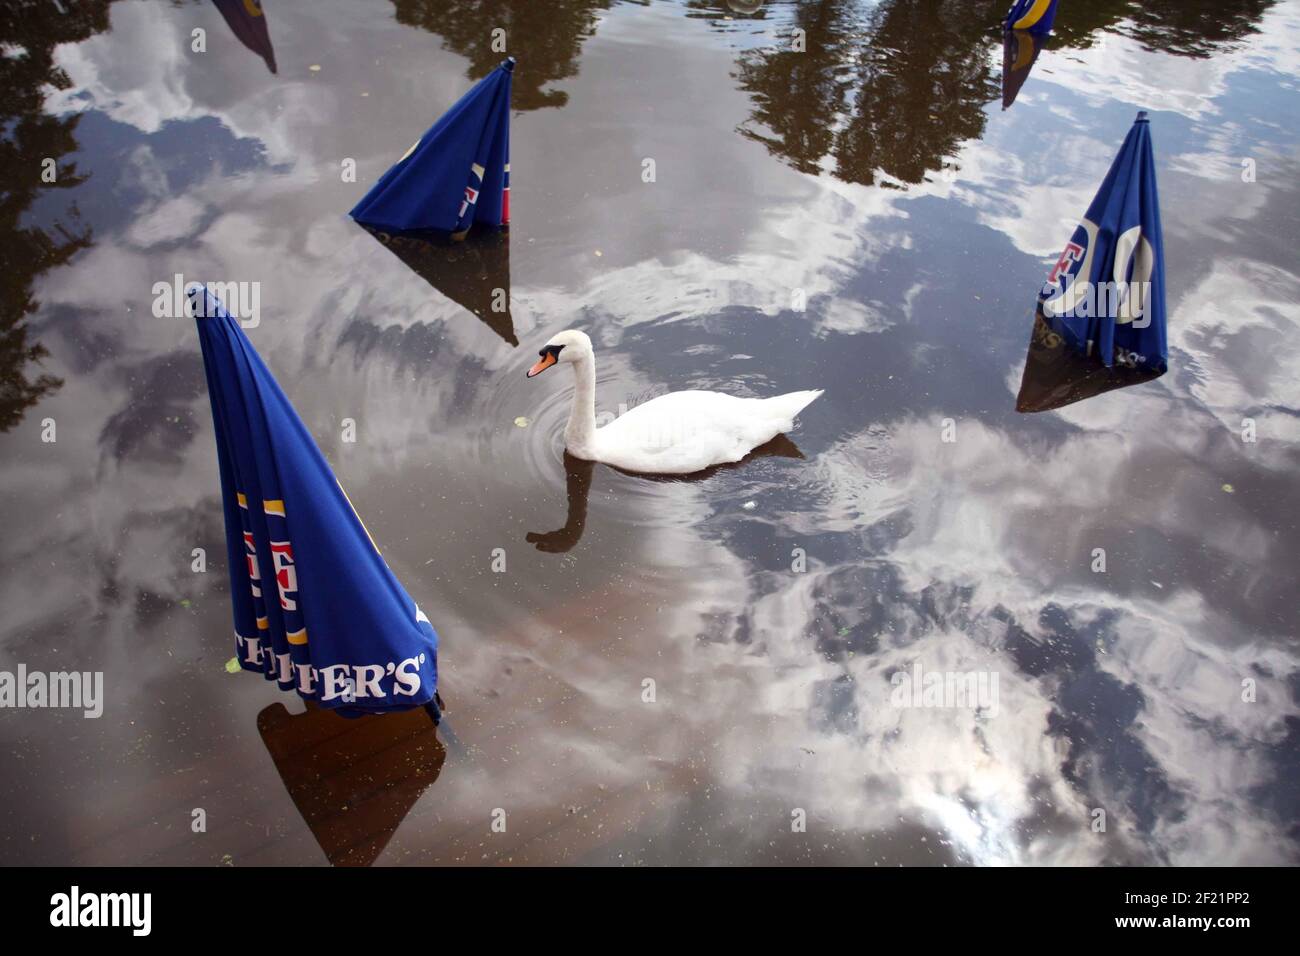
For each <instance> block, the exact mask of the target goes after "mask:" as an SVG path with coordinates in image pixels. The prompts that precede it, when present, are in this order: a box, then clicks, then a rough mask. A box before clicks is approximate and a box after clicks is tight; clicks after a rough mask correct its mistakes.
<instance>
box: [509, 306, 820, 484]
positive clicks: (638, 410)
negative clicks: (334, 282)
mask: <svg viewBox="0 0 1300 956" xmlns="http://www.w3.org/2000/svg"><path fill="white" fill-rule="evenodd" d="M556 346H559V347H560V348H559V349H558V350H556V352H555V355H556V356H558V358H555V357H553V358H552V359H551V360H549V364H547V362H548V359H547V357H546V353H547V350H548V349H555V347H556ZM542 356H543V359H542V361H541V362H538V363H537V365H536V366H534V367H533V371H532V372H531V373H530V375H536V374H538V373H540V372H541V371H543V370H544V369H546V368H549V367H550V365H553V364H560V363H565V362H567V363H569V364H571V365H573V374H574V380H575V383H576V388H575V389H574V393H573V407H572V409H571V410H570V412H569V424H568V426H567V427H566V428H565V430H564V443H565V446H566V447H567V448H568V450H569V454H571V455H573V456H574V457H577V458H582V459H585V460H587V461H599V462H604V463H605V464H607V465H613V466H614V467H615V468H622V469H624V470H625V471H635V472H641V473H644V474H653V475H688V474H691V473H692V472H697V471H703V470H704V469H706V468H709V467H711V466H713V465H722V464H727V463H729V462H736V461H740V460H741V459H742V458H744V457H745V456H746V455H747V454H749V453H750V452H751V451H753V450H754V449H755V448H757V447H758V446H759V445H762V444H764V443H765V442H768V441H771V440H772V439H773V438H775V437H776V436H777V435H780V434H781V433H783V432H788V431H789V430H790V429H791V428H793V427H794V419H795V416H796V415H798V414H799V412H801V411H802V410H803V409H804V408H805V407H806V406H807V405H808V404H809V403H810V402H812V401H813V400H814V399H816V398H817V397H818V396H820V395H821V394H822V392H821V390H820V389H817V390H813V391H806V392H789V393H787V394H785V395H777V396H776V397H775V398H736V397H735V396H733V395H724V394H722V393H721V392H705V391H686V392H670V393H669V394H667V395H661V396H659V397H658V398H654V399H651V400H650V401H648V402H646V403H645V404H643V405H637V406H636V407H635V408H632V409H630V410H628V411H627V412H624V413H623V414H622V415H620V416H619V417H618V418H616V419H614V421H612V422H610V423H609V424H608V425H605V426H604V427H602V428H597V427H596V361H595V354H594V352H593V351H592V348H591V340H590V339H589V338H587V336H586V335H585V334H583V333H582V332H578V331H575V330H569V331H567V332H561V333H560V334H559V335H557V336H555V338H553V339H551V341H550V342H548V343H547V348H545V349H543V350H542Z"/></svg>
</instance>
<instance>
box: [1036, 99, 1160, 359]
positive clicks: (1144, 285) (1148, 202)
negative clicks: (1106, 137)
mask: <svg viewBox="0 0 1300 956" xmlns="http://www.w3.org/2000/svg"><path fill="white" fill-rule="evenodd" d="M1038 308H1039V313H1040V315H1041V316H1042V317H1043V318H1044V320H1045V322H1046V323H1047V325H1048V326H1049V327H1050V328H1051V330H1052V331H1053V332H1055V333H1057V334H1058V335H1060V336H1062V337H1063V338H1064V339H1065V341H1066V344H1067V345H1069V346H1070V347H1072V348H1073V349H1074V350H1075V351H1076V352H1082V353H1084V354H1085V355H1086V356H1088V357H1090V358H1094V359H1096V360H1097V361H1100V362H1101V364H1103V365H1104V366H1106V367H1110V366H1112V365H1117V364H1118V365H1123V366H1128V367H1131V368H1142V369H1145V370H1148V371H1150V372H1153V373H1155V374H1160V373H1163V372H1164V371H1165V370H1166V369H1167V368H1168V364H1169V346H1168V340H1167V321H1166V314H1165V249H1164V236H1163V234H1162V232H1161V229H1160V198H1159V196H1158V194H1157V191H1156V167H1155V157H1154V155H1153V153H1152V148H1151V130H1150V123H1149V121H1148V120H1147V114H1146V113H1145V112H1142V113H1139V114H1138V117H1137V120H1136V121H1135V122H1134V124H1133V127H1132V128H1131V129H1130V130H1129V133H1128V136H1127V137H1126V138H1125V140H1124V145H1123V146H1121V147H1120V150H1119V155H1117V156H1116V157H1115V161H1114V162H1113V163H1112V164H1111V167H1110V171H1109V172H1108V173H1107V174H1106V178H1105V179H1104V180H1103V181H1102V184H1101V189H1099V190H1098V191H1097V195H1096V197H1095V198H1094V199H1093V201H1092V205H1090V206H1089V207H1088V212H1087V214H1086V215H1085V216H1084V218H1083V221H1082V222H1080V223H1079V225H1078V226H1077V227H1076V228H1075V230H1074V234H1073V236H1071V238H1070V241H1069V242H1068V243H1067V244H1066V246H1065V249H1064V251H1063V252H1062V253H1061V256H1060V258H1059V259H1058V260H1057V262H1056V265H1055V266H1053V267H1052V271H1051V273H1050V274H1049V275H1048V277H1047V282H1046V284H1045V285H1044V286H1043V289H1042V292H1041V293H1040V294H1039V300H1038Z"/></svg>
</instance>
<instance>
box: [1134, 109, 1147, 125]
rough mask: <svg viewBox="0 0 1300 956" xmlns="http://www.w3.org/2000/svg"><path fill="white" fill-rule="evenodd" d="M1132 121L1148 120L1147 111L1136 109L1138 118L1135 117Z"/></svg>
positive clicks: (1142, 121)
mask: <svg viewBox="0 0 1300 956" xmlns="http://www.w3.org/2000/svg"><path fill="white" fill-rule="evenodd" d="M1134 122H1135V123H1145V122H1148V120H1147V111H1146V110H1138V118H1137V119H1136V120H1134Z"/></svg>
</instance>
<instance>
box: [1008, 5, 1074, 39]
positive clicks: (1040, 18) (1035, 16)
mask: <svg viewBox="0 0 1300 956" xmlns="http://www.w3.org/2000/svg"><path fill="white" fill-rule="evenodd" d="M1059 2H1060V0H1015V3H1014V4H1012V6H1011V9H1010V10H1009V11H1008V12H1007V15H1006V18H1005V19H1004V20H1003V21H1002V23H1003V26H1004V27H1005V28H1006V29H1008V30H1028V31H1029V32H1030V33H1036V34H1040V35H1041V34H1044V33H1049V32H1051V29H1052V23H1053V22H1054V21H1055V20H1056V5H1057V4H1058V3H1059Z"/></svg>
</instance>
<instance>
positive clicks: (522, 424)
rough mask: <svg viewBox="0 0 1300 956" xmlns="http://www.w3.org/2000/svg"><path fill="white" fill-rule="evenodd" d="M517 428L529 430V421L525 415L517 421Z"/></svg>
mask: <svg viewBox="0 0 1300 956" xmlns="http://www.w3.org/2000/svg"><path fill="white" fill-rule="evenodd" d="M515 427H516V428H527V427H528V419H527V418H525V417H524V416H523V415H520V416H519V417H518V418H516V419H515Z"/></svg>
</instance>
